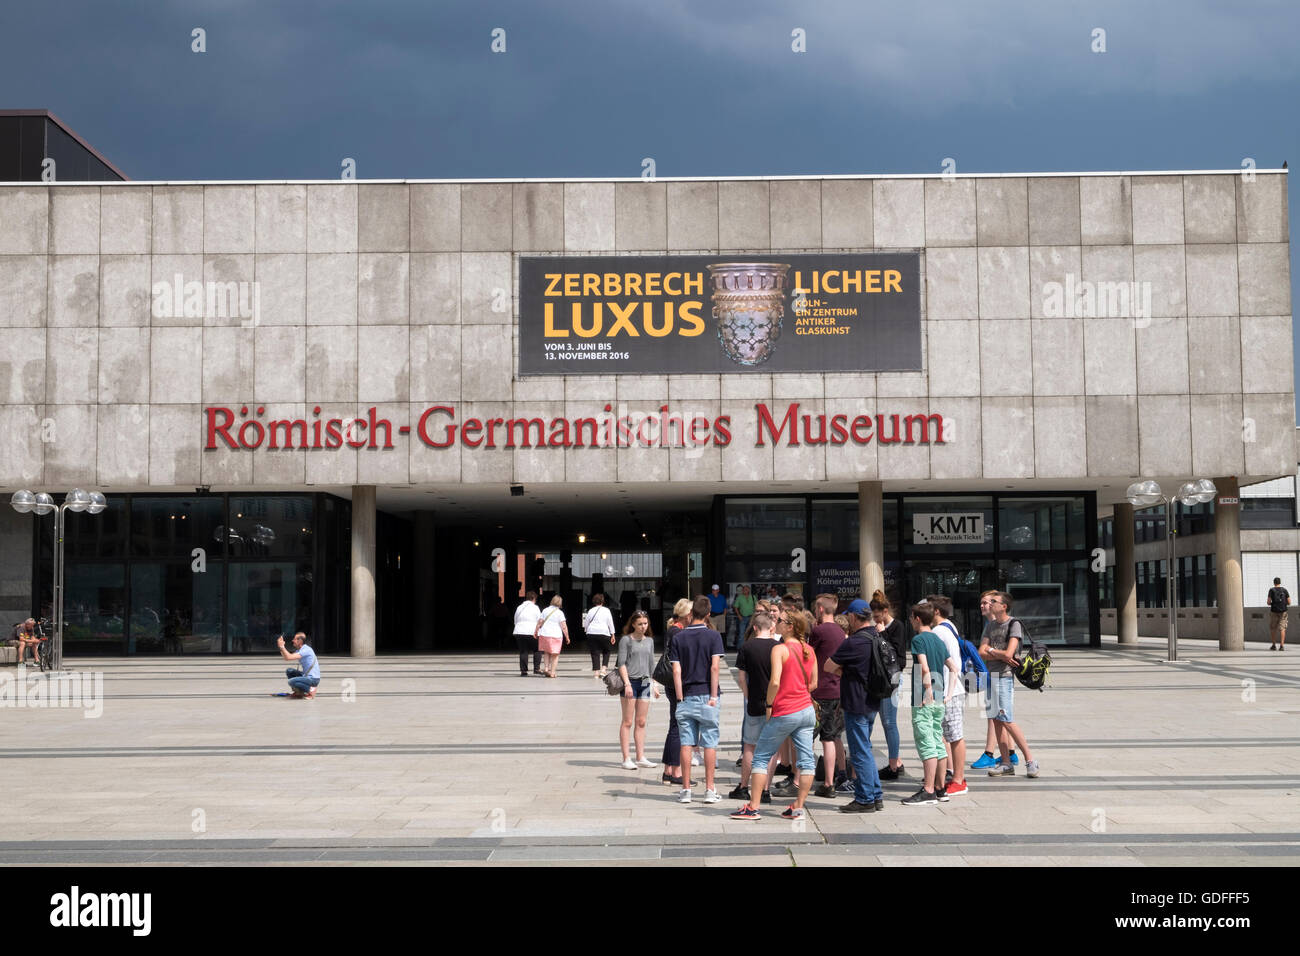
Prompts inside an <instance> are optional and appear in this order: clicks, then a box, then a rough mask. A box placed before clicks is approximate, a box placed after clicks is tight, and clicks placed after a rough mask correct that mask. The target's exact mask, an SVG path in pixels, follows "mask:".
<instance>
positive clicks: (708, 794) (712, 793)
mask: <svg viewBox="0 0 1300 956" xmlns="http://www.w3.org/2000/svg"><path fill="white" fill-rule="evenodd" d="M704 802H705V803H721V802H722V794H720V793H718V791H716V790H705V791H704Z"/></svg>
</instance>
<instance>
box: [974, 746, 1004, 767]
mask: <svg viewBox="0 0 1300 956" xmlns="http://www.w3.org/2000/svg"><path fill="white" fill-rule="evenodd" d="M997 762H998V761H997V758H996V757H994V756H993V755H992V754H991V753H989V752H988V751H987V750H986V751H984V753H983V755H981V756H980V759H979V760H976V761H975V762H974V763H973V764H971V765H970V768H971V769H972V770H988V769H989V768H990V767H992V766H994V765H995V764H996V763H997Z"/></svg>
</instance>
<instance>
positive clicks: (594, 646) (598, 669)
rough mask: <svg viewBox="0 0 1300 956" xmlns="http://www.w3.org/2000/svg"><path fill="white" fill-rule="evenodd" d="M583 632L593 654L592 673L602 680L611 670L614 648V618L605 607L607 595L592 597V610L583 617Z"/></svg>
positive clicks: (588, 647)
mask: <svg viewBox="0 0 1300 956" xmlns="http://www.w3.org/2000/svg"><path fill="white" fill-rule="evenodd" d="M582 630H583V632H584V633H585V634H586V635H587V650H588V651H590V652H591V673H592V675H593V676H595V677H596V678H597V679H600V678H602V677H604V676H605V674H606V672H607V670H608V668H609V649H610V648H611V647H613V646H614V616H613V615H612V614H610V613H609V608H607V607H605V595H603V594H593V595H592V596H591V610H589V611H588V612H587V613H586V614H584V615H583V616H582Z"/></svg>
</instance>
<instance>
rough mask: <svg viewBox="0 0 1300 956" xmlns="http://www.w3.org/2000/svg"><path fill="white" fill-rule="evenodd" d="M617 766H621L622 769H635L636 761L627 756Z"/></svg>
mask: <svg viewBox="0 0 1300 956" xmlns="http://www.w3.org/2000/svg"><path fill="white" fill-rule="evenodd" d="M619 766H620V767H622V768H623V769H624V770H635V769H636V761H635V760H633V759H632V758H631V757H628V758H627V759H626V760H624V761H623V762H622V763H621V764H619Z"/></svg>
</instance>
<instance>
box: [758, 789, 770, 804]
mask: <svg viewBox="0 0 1300 956" xmlns="http://www.w3.org/2000/svg"><path fill="white" fill-rule="evenodd" d="M758 802H759V803H771V802H772V791H771V790H764V791H763V795H762V797H760V798H759V801H758Z"/></svg>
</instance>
